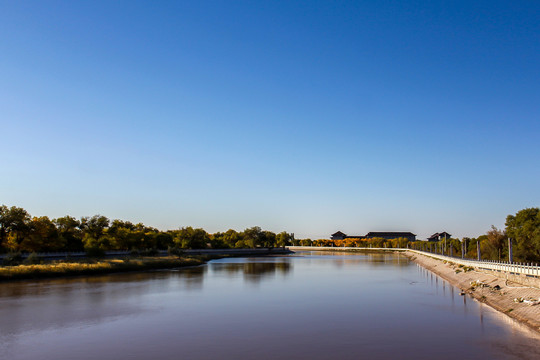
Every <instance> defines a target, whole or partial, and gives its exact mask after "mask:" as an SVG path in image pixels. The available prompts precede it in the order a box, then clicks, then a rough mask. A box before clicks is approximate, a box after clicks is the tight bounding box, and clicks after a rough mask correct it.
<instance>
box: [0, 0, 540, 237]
mask: <svg viewBox="0 0 540 360" xmlns="http://www.w3.org/2000/svg"><path fill="white" fill-rule="evenodd" d="M0 125H1V126H0V139H1V140H0V141H1V142H0V144H1V148H2V152H1V154H2V155H1V162H0V164H1V165H0V204H6V205H8V206H12V205H15V206H20V207H23V208H25V209H27V210H28V211H29V212H30V213H31V214H32V215H36V216H37V215H48V216H49V217H52V218H53V217H59V216H63V215H66V214H70V215H73V216H76V217H80V216H87V215H90V216H91V215H94V214H102V215H105V216H107V217H109V218H119V219H124V220H130V221H132V222H143V223H145V224H147V225H150V226H155V227H158V228H160V229H174V228H178V227H181V226H194V227H203V228H205V229H206V230H207V231H209V232H216V231H225V230H227V229H229V228H234V229H236V230H243V229H244V228H246V227H250V226H255V225H258V226H261V227H262V228H264V229H268V230H272V231H276V232H278V231H282V230H286V231H288V232H294V233H295V234H296V237H297V238H300V237H301V238H303V237H311V238H325V237H326V238H327V237H328V236H329V235H330V234H331V233H333V232H335V231H337V230H342V231H343V232H345V233H347V234H364V233H367V232H368V231H412V232H414V233H416V234H418V236H419V237H420V238H426V237H427V236H429V235H431V234H432V233H434V232H439V231H443V230H445V231H448V232H450V233H451V234H454V235H455V236H458V237H463V236H478V235H481V234H483V233H485V232H486V231H487V230H488V229H489V227H490V225H492V224H493V225H496V226H498V227H504V222H505V218H506V216H507V215H508V214H514V213H516V212H517V211H519V210H520V209H523V208H526V207H537V206H539V204H540V2H538V1H494V0H491V1H474V2H471V1H429V2H426V1H339V2H337V1H313V0H311V1H272V2H270V1H265V2H263V1H232V0H229V1H185V2H184V1H171V2H166V1H158V2H137V1H102V2H101V1H1V0H0Z"/></svg>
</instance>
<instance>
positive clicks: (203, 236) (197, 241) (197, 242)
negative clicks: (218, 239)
mask: <svg viewBox="0 0 540 360" xmlns="http://www.w3.org/2000/svg"><path fill="white" fill-rule="evenodd" d="M174 242H175V244H176V246H178V247H181V248H183V249H204V248H206V247H207V246H206V244H207V243H209V242H210V236H209V235H208V233H207V232H206V231H205V230H204V229H194V228H192V227H191V226H188V227H183V228H181V229H180V230H177V231H176V232H175V235H174Z"/></svg>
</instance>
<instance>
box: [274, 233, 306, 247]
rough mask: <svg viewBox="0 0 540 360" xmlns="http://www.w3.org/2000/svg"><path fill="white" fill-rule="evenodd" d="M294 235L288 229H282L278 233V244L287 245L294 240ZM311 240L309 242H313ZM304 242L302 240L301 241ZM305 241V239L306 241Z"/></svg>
mask: <svg viewBox="0 0 540 360" xmlns="http://www.w3.org/2000/svg"><path fill="white" fill-rule="evenodd" d="M292 239H293V236H292V234H289V233H287V232H286V231H282V232H280V233H279V234H277V235H276V246H280V247H282V246H287V245H289V244H290V243H291V242H292ZM307 240H309V241H308V243H309V244H311V240H310V239H307ZM300 243H302V241H300ZM304 243H305V241H304Z"/></svg>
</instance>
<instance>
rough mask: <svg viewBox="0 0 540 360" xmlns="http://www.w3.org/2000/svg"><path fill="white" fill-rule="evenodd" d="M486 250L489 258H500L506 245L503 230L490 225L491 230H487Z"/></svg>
mask: <svg viewBox="0 0 540 360" xmlns="http://www.w3.org/2000/svg"><path fill="white" fill-rule="evenodd" d="M486 235H487V241H486V250H487V252H488V254H487V256H488V257H489V259H490V260H499V261H500V260H501V258H502V256H503V255H504V254H503V249H505V247H506V243H507V237H506V233H505V232H504V231H503V230H500V229H497V228H496V227H495V226H493V225H491V230H489V231H488V232H487V234H486Z"/></svg>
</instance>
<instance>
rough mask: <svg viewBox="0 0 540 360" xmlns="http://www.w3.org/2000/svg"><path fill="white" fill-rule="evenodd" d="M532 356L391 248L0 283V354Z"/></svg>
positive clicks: (527, 336) (526, 341)
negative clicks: (380, 251) (385, 251)
mask: <svg viewBox="0 0 540 360" xmlns="http://www.w3.org/2000/svg"><path fill="white" fill-rule="evenodd" d="M488 358H489V359H540V340H539V338H538V336H537V335H536V334H535V333H533V332H532V331H530V330H528V329H527V328H525V327H523V326H521V325H520V324H518V323H516V322H514V321H513V320H511V319H509V318H507V317H506V316H504V315H501V314H499V313H497V312H495V311H494V310H492V309H490V308H489V307H487V306H485V305H483V304H481V303H479V302H477V301H474V300H473V299H472V298H470V297H467V296H460V294H459V289H456V288H454V287H453V286H451V285H449V284H448V283H447V282H445V281H444V280H442V279H441V278H439V277H437V276H436V275H434V274H432V273H430V272H429V271H427V270H425V269H423V268H422V267H420V266H418V265H417V264H415V263H414V262H412V261H410V260H409V259H408V258H406V257H405V256H403V255H400V254H357V253H355V254H344V253H329V252H298V253H297V254H295V255H292V256H280V257H254V258H229V259H221V260H214V261H211V262H210V263H209V264H207V265H205V266H200V267H195V268H189V269H180V270H166V271H154V272H144V273H126V274H114V275H108V276H99V277H80V278H69V279H54V280H40V281H24V282H12V283H3V284H0V359H6V360H7V359H9V360H18V359H25V360H26V359H41V360H47V359H51V360H53V359H54V360H61V359H69V360H72V359H135V360H139V359H141V360H142V359H416V360H422V359H454V360H455V359H488Z"/></svg>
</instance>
